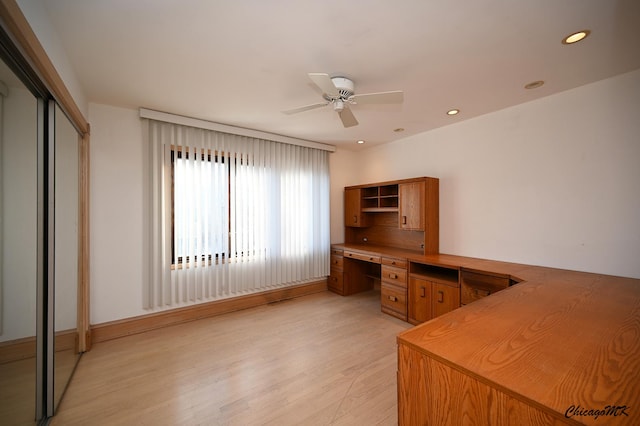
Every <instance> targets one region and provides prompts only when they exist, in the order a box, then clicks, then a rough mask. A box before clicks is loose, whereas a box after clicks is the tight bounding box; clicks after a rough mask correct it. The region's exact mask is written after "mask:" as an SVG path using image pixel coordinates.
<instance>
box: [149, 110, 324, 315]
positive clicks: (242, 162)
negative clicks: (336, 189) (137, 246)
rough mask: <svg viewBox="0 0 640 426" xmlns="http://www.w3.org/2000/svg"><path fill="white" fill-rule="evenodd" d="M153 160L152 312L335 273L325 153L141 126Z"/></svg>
mask: <svg viewBox="0 0 640 426" xmlns="http://www.w3.org/2000/svg"><path fill="white" fill-rule="evenodd" d="M144 126H145V132H146V138H147V140H148V143H149V147H150V152H149V159H150V182H151V191H150V203H151V208H150V212H151V214H152V218H151V221H150V229H151V231H150V248H151V249H150V257H151V259H150V274H149V277H150V280H149V282H148V283H147V285H146V289H145V298H144V303H145V307H147V308H154V307H166V306H175V305H181V304H189V303H197V302H200V301H209V300H218V299H223V298H228V297H233V296H239V295H243V294H248V293H255V292H260V291H264V290H268V289H272V288H279V287H285V286H291V285H297V284H300V283H304V282H309V281H313V280H315V279H319V278H324V277H326V276H327V275H328V274H329V271H328V268H329V248H330V239H329V165H328V152H326V151H324V150H319V149H314V148H308V147H303V146H296V145H291V144H286V143H281V142H274V141H269V140H264V139H259V138H253V137H247V136H240V135H233V134H229V133H223V132H218V131H213V130H207V129H199V128H194V127H189V126H183V125H178V124H172V123H165V122H161V121H156V120H150V119H144Z"/></svg>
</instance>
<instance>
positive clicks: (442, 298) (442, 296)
mask: <svg viewBox="0 0 640 426" xmlns="http://www.w3.org/2000/svg"><path fill="white" fill-rule="evenodd" d="M443 302H444V293H443V292H442V290H438V303H443Z"/></svg>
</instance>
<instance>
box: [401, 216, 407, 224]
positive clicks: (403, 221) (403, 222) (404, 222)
mask: <svg viewBox="0 0 640 426" xmlns="http://www.w3.org/2000/svg"><path fill="white" fill-rule="evenodd" d="M402 224H403V225H406V224H407V217H406V216H402Z"/></svg>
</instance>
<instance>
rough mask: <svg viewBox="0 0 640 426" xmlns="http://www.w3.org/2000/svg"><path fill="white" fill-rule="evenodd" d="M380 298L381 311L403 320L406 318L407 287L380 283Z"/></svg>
mask: <svg viewBox="0 0 640 426" xmlns="http://www.w3.org/2000/svg"><path fill="white" fill-rule="evenodd" d="M380 299H381V300H380V305H381V310H382V312H384V313H387V314H390V315H393V316H394V317H396V318H400V319H401V320H404V321H406V320H407V289H405V288H401V287H397V286H395V285H393V284H388V283H382V285H381V286H380Z"/></svg>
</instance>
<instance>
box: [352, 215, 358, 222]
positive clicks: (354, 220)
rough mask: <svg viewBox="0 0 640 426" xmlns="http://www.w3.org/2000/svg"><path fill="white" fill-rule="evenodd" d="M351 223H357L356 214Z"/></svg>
mask: <svg viewBox="0 0 640 426" xmlns="http://www.w3.org/2000/svg"><path fill="white" fill-rule="evenodd" d="M353 223H358V216H356V215H354V216H353Z"/></svg>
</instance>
